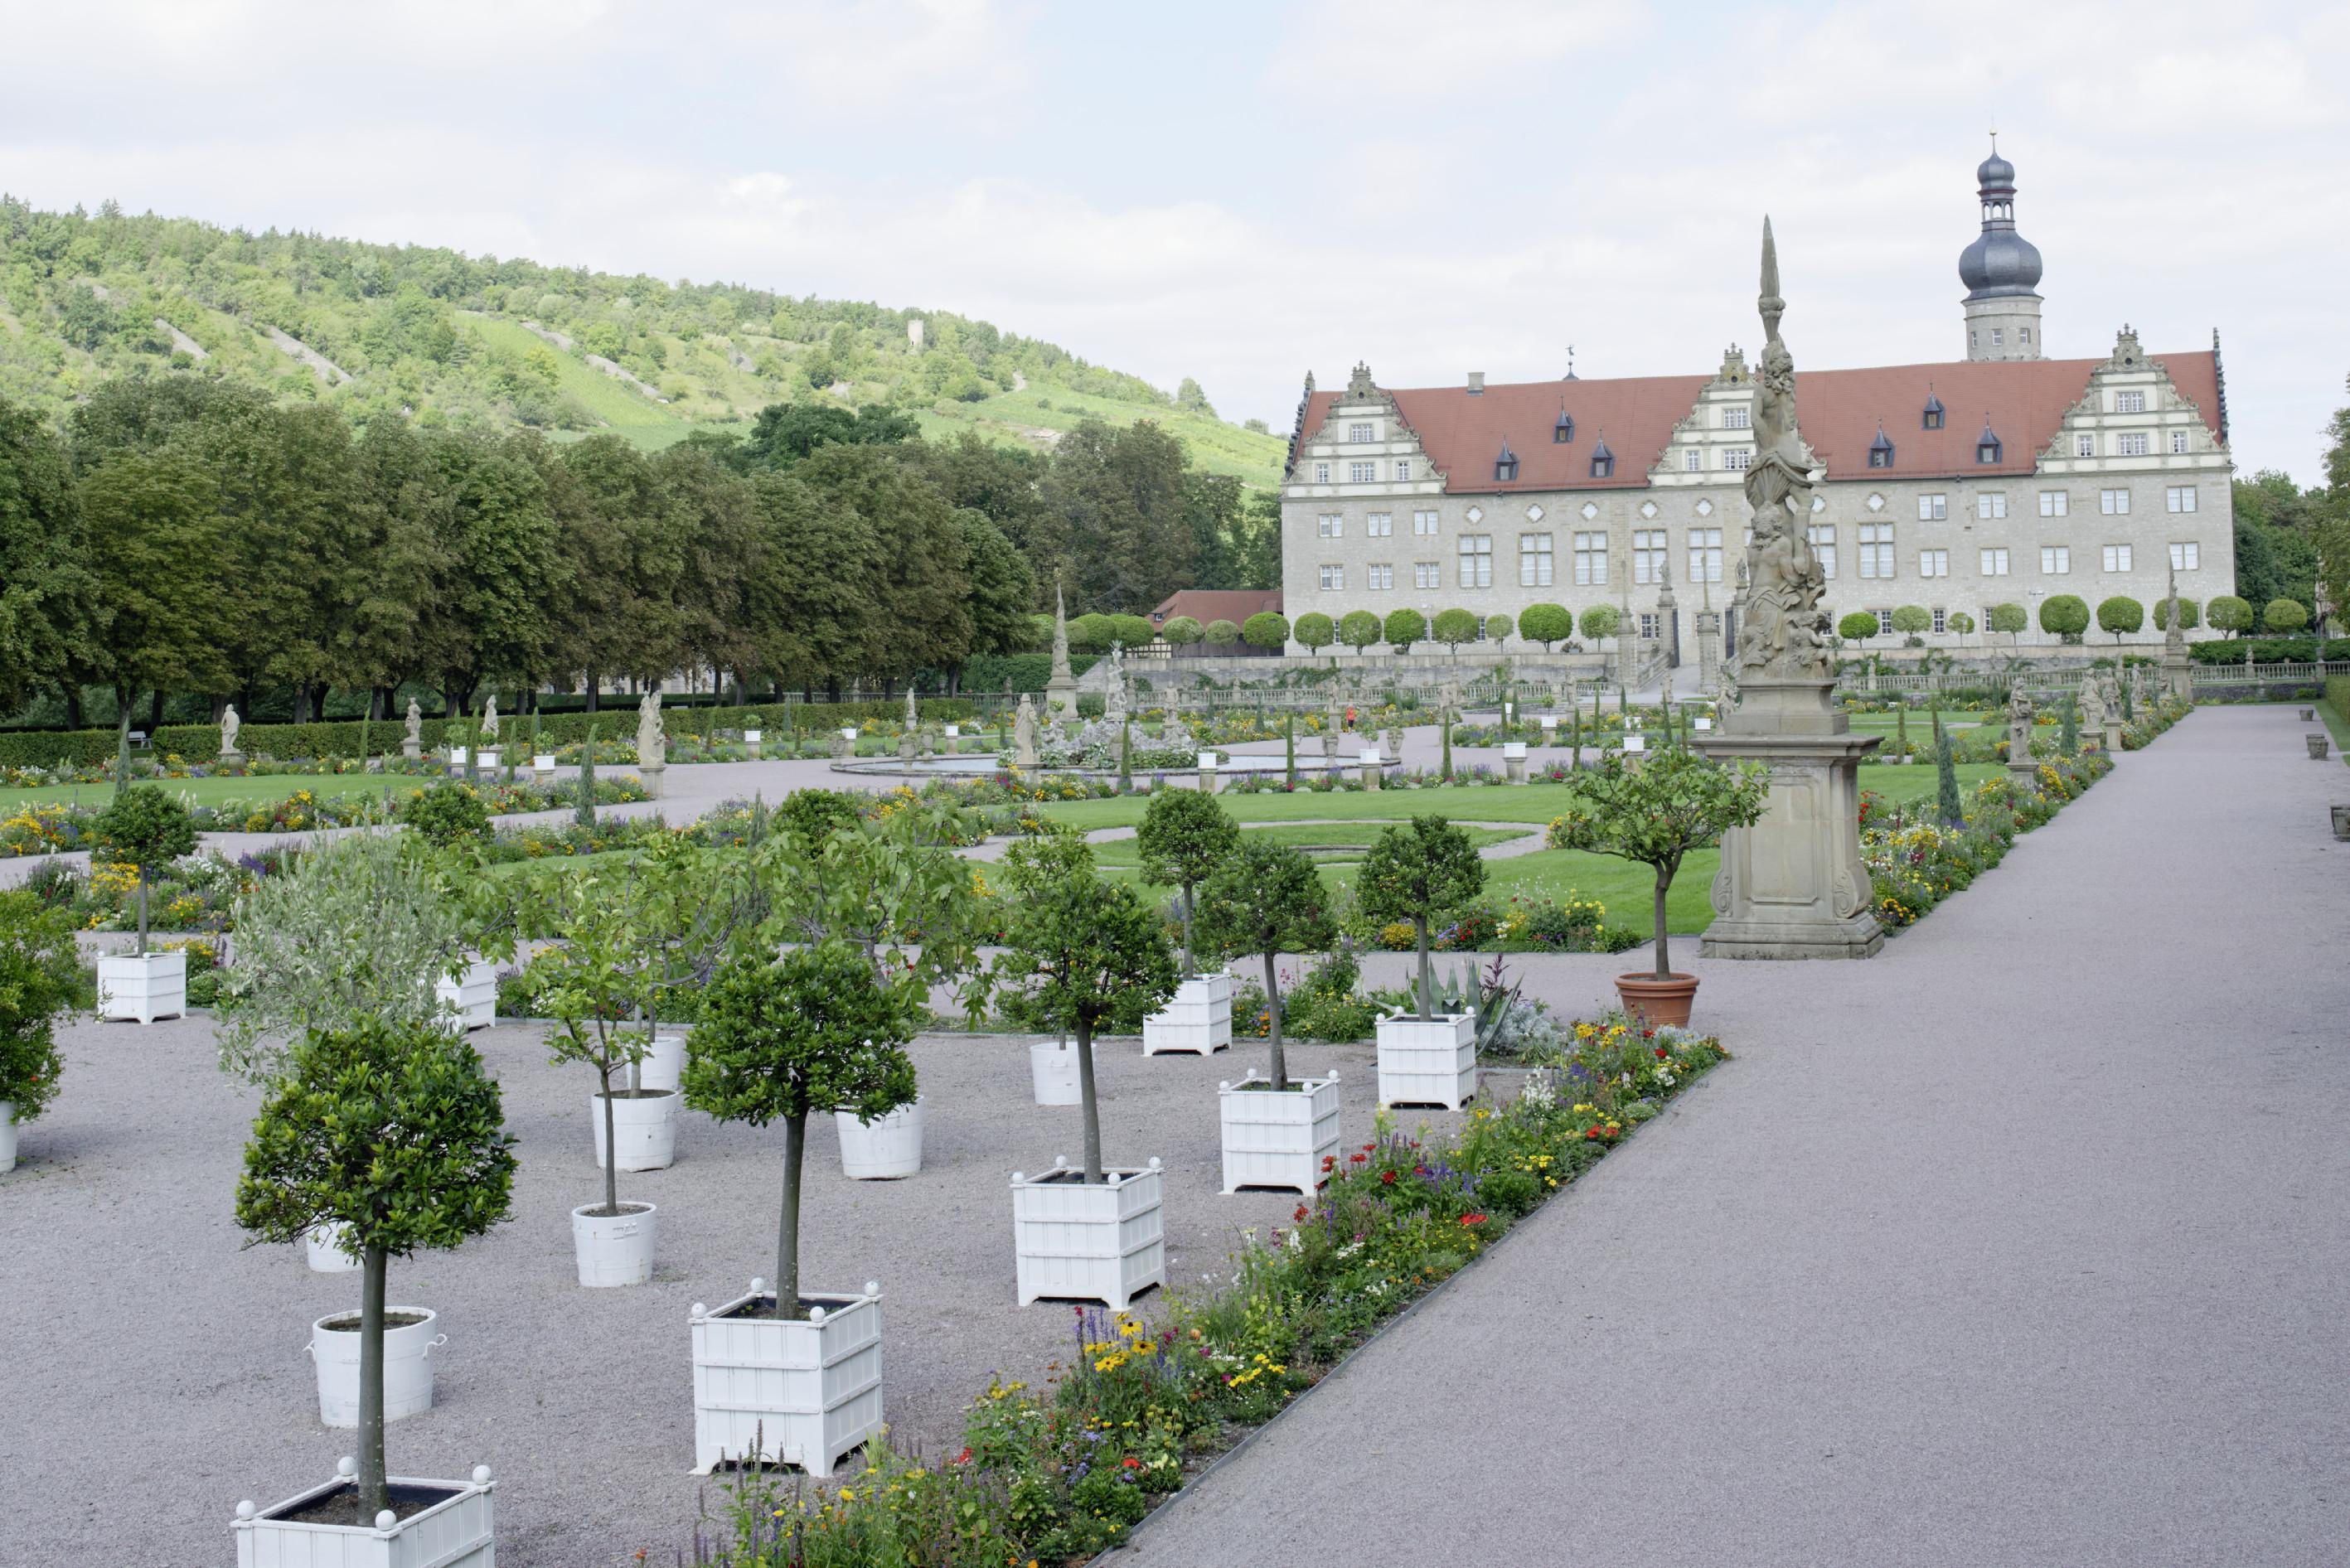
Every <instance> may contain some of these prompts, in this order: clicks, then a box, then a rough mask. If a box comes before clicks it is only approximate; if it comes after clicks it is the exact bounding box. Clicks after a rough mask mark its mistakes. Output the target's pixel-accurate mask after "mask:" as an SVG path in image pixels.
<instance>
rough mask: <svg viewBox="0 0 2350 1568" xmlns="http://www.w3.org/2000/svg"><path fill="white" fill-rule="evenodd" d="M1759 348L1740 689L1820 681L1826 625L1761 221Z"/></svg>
mask: <svg viewBox="0 0 2350 1568" xmlns="http://www.w3.org/2000/svg"><path fill="white" fill-rule="evenodd" d="M1758 303H1759V305H1760V307H1761V310H1762V315H1763V333H1764V338H1765V341H1764V343H1763V363H1762V372H1763V373H1762V375H1761V376H1760V377H1758V378H1757V379H1756V382H1755V399H1754V442H1755V452H1754V461H1753V463H1752V466H1751V467H1749V468H1748V469H1747V471H1746V504H1747V506H1748V508H1749V509H1750V510H1751V511H1752V513H1753V514H1754V542H1753V543H1752V545H1748V546H1747V548H1746V587H1745V593H1744V602H1743V613H1742V615H1741V616H1740V618H1739V628H1738V654H1737V657H1736V659H1734V660H1732V664H1733V667H1734V669H1735V670H1736V672H1737V674H1738V675H1739V677H1740V678H1741V679H1742V680H1744V679H1752V678H1757V677H1760V678H1763V679H1766V680H1769V679H1776V680H1825V678H1826V676H1827V672H1828V655H1827V645H1828V618H1827V612H1825V610H1823V609H1821V608H1820V598H1821V596H1822V595H1823V594H1825V592H1826V591H1827V577H1826V575H1825V573H1823V572H1822V571H1821V569H1820V563H1819V558H1818V557H1817V556H1814V554H1813V552H1812V546H1811V542H1810V540H1809V538H1808V537H1807V533H1808V524H1809V522H1810V519H1811V510H1812V481H1811V463H1810V459H1809V458H1808V457H1807V455H1806V454H1805V453H1804V441H1803V437H1802V435H1801V434H1800V433H1799V431H1798V429H1797V426H1796V421H1795V360H1794V355H1792V354H1790V353H1789V352H1788V351H1787V345H1786V343H1785V341H1784V340H1783V339H1782V338H1781V337H1780V336H1779V318H1780V317H1782V316H1783V315H1784V314H1785V312H1786V308H1787V302H1786V301H1785V300H1784V299H1782V298H1781V297H1780V296H1779V252H1778V247H1777V245H1776V244H1775V243H1774V242H1773V239H1772V237H1771V222H1770V220H1769V219H1767V218H1765V219H1764V220H1763V293H1762V297H1761V299H1760V301H1759V302H1758Z"/></svg>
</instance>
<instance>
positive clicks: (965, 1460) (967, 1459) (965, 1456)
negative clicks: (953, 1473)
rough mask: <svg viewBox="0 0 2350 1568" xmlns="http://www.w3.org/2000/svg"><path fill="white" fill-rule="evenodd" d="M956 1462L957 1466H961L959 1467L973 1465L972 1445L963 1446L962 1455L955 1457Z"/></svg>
mask: <svg viewBox="0 0 2350 1568" xmlns="http://www.w3.org/2000/svg"><path fill="white" fill-rule="evenodd" d="M954 1462H955V1463H957V1464H959V1465H967V1464H969V1463H971V1445H970V1444H968V1443H966V1444H964V1445H963V1449H962V1452H961V1453H959V1454H957V1455H956V1456H955V1457H954Z"/></svg>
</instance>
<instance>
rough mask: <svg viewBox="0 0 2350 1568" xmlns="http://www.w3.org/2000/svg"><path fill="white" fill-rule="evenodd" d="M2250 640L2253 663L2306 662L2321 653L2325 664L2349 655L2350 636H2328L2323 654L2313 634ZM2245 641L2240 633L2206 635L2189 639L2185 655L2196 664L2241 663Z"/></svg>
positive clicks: (2348, 657) (2343, 658)
mask: <svg viewBox="0 0 2350 1568" xmlns="http://www.w3.org/2000/svg"><path fill="white" fill-rule="evenodd" d="M2250 640H2251V645H2252V662H2253V663H2254V664H2306V663H2308V662H2309V661H2310V660H2311V659H2318V658H2321V657H2322V658H2323V659H2324V660H2325V662H2327V663H2328V664H2331V663H2334V662H2335V661H2336V660H2345V659H2350V637H2336V638H2329V639H2327V640H2326V643H2325V651H2324V654H2323V655H2321V654H2320V653H2319V652H2318V649H2317V639H2315V638H2314V637H2255V638H2252V639H2250ZM2245 641H2246V639H2243V638H2240V637H2230V638H2207V639H2204V640H2203V641H2201V642H2190V643H2189V644H2188V645H2187V655H2188V657H2189V658H2190V659H2193V660H2194V661H2195V662H2196V663H2198V664H2241V663H2242V662H2243V661H2244V643H2245Z"/></svg>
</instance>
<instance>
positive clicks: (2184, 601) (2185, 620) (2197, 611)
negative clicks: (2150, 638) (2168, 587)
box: [2152, 594, 2219, 632]
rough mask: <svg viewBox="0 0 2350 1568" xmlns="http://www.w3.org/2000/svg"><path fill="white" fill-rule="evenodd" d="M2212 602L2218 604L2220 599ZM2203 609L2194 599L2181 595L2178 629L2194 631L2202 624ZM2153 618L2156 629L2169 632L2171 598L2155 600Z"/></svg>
mask: <svg viewBox="0 0 2350 1568" xmlns="http://www.w3.org/2000/svg"><path fill="white" fill-rule="evenodd" d="M2212 602H2213V603H2214V604H2215V605H2216V604H2217V603H2218V602H2219V601H2217V600H2216V599H2215V600H2213V601H2212ZM2202 610H2203V607H2202V606H2200V605H2199V604H2197V603H2196V602H2195V601H2194V600H2193V599H2190V598H2189V597H2186V596H2185V595H2183V594H2182V595H2181V596H2179V599H2178V629H2179V630H2181V631H2193V630H2194V629H2195V628H2197V627H2199V626H2200V625H2202V624H2203V615H2202ZM2152 620H2153V625H2154V629H2155V630H2157V631H2162V632H2167V631H2168V630H2169V629H2170V600H2169V599H2168V598H2159V599H2157V600H2155V601H2154V606H2153V614H2152Z"/></svg>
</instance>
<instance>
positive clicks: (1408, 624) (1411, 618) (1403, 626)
mask: <svg viewBox="0 0 2350 1568" xmlns="http://www.w3.org/2000/svg"><path fill="white" fill-rule="evenodd" d="M1379 629H1380V631H1381V633H1382V634H1383V635H1384V636H1385V637H1386V638H1387V639H1388V647H1390V648H1392V649H1395V650H1396V651H1397V652H1398V653H1409V652H1410V651H1411V645H1412V644H1413V643H1415V642H1424V641H1426V640H1427V638H1428V618H1427V617H1426V616H1424V615H1422V614H1420V613H1419V611H1418V610H1416V609H1413V608H1412V607H1410V606H1409V605H1406V606H1405V607H1403V608H1401V609H1392V610H1389V611H1388V618H1387V619H1386V621H1385V622H1383V623H1382V624H1381V626H1380V628H1379Z"/></svg>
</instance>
